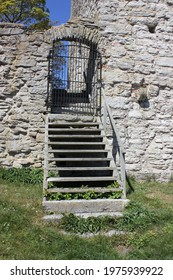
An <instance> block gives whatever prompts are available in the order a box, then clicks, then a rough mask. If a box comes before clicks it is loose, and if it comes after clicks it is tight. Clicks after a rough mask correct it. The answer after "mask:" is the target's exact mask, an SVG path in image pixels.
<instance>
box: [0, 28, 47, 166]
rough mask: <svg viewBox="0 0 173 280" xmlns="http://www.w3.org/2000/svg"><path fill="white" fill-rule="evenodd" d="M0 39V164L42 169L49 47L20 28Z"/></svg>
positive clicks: (3, 33)
mask: <svg viewBox="0 0 173 280" xmlns="http://www.w3.org/2000/svg"><path fill="white" fill-rule="evenodd" d="M0 37H1V38H0V165H3V166H5V167H8V166H10V167H12V166H13V167H21V166H34V167H41V166H42V162H43V147H44V117H45V112H46V108H45V97H46V88H47V65H48V63H47V55H48V52H49V49H50V44H48V43H46V41H45V38H44V36H43V34H42V33H38V32H32V33H27V32H26V29H25V28H24V27H23V26H21V25H11V24H5V25H4V24H0Z"/></svg>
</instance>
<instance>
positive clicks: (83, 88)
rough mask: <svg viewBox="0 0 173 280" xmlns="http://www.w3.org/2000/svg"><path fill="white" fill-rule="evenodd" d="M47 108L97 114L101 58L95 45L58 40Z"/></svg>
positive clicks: (51, 57)
mask: <svg viewBox="0 0 173 280" xmlns="http://www.w3.org/2000/svg"><path fill="white" fill-rule="evenodd" d="M48 59H49V67H48V68H49V69H48V72H49V73H48V95H47V106H48V107H50V108H51V112H52V113H59V112H74V113H77V112H79V113H91V114H97V113H98V112H99V111H100V108H101V56H100V54H99V52H98V51H97V49H96V47H95V46H94V45H90V46H88V45H85V44H84V42H82V41H77V42H76V41H75V42H74V41H68V42H65V41H57V42H54V44H53V49H52V50H51V51H50V54H49V57H48Z"/></svg>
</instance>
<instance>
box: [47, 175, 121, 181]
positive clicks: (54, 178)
mask: <svg viewBox="0 0 173 280" xmlns="http://www.w3.org/2000/svg"><path fill="white" fill-rule="evenodd" d="M115 180H116V178H115V177H113V176H111V177H50V178H47V181H48V182H97V181H115Z"/></svg>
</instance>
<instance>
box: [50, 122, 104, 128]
mask: <svg viewBox="0 0 173 280" xmlns="http://www.w3.org/2000/svg"><path fill="white" fill-rule="evenodd" d="M100 124H101V123H99V122H66V123H57V122H56V121H54V122H48V126H50V125H51V126H60V127H62V126H99V125H100Z"/></svg>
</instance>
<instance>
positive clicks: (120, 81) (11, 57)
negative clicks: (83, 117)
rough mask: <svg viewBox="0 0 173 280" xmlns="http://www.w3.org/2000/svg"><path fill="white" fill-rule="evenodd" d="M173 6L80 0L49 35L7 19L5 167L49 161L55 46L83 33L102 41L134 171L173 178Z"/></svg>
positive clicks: (0, 156)
mask: <svg viewBox="0 0 173 280" xmlns="http://www.w3.org/2000/svg"><path fill="white" fill-rule="evenodd" d="M172 5H173V1H172V0H140V1H135V0H133V1H131V0H119V1H118V0H105V1H102V0H72V17H71V20H70V21H69V23H67V24H65V25H62V26H60V27H54V28H52V29H51V30H50V31H48V32H45V34H42V33H32V34H27V33H26V32H24V29H23V27H22V26H15V28H14V26H12V25H3V24H1V25H0V36H1V42H0V62H1V64H0V75H1V81H0V120H1V123H0V162H1V164H3V165H4V166H16V167H20V166H28V165H33V166H41V165H42V161H43V146H44V143H43V142H42V141H43V137H44V136H43V134H44V114H45V106H44V99H45V94H46V84H47V79H46V76H47V55H48V51H49V49H50V48H51V41H52V40H56V39H69V40H70V39H73V40H74V39H76V38H77V37H80V38H86V40H87V41H91V42H93V43H96V44H98V46H99V50H100V52H101V54H102V58H103V91H104V92H105V94H106V95H107V97H108V100H109V103H110V106H111V109H112V112H113V116H114V119H115V123H116V124H117V127H118V129H119V132H120V136H121V138H122V140H123V142H124V146H125V150H126V169H127V171H128V173H131V174H133V175H135V176H136V177H137V178H138V179H144V178H146V177H153V175H154V176H155V178H156V179H157V180H161V181H166V180H169V179H170V177H171V175H173V94H172V91H173V70H172V68H173V8H172ZM77 17H79V19H77ZM22 32H23V33H22ZM19 33H20V35H19ZM17 34H18V35H17Z"/></svg>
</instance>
